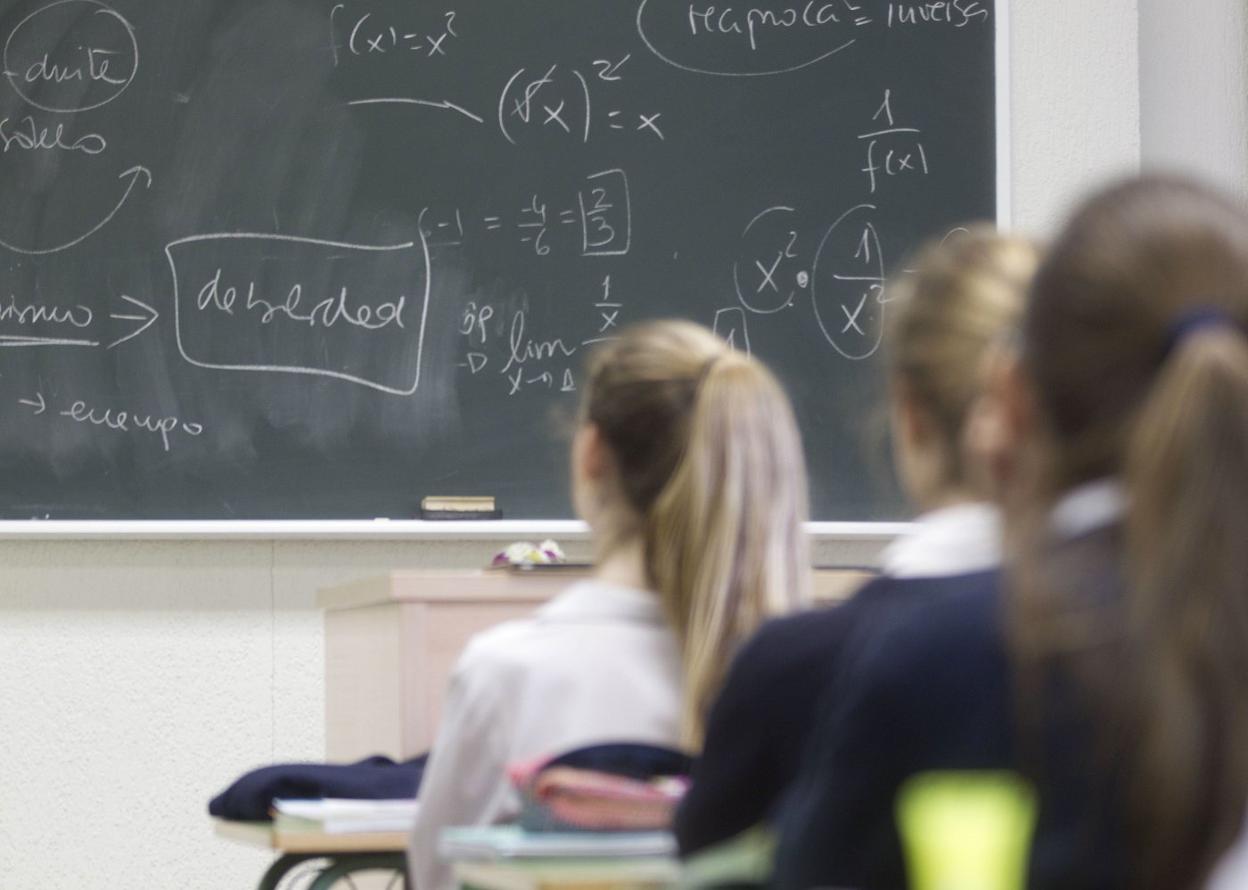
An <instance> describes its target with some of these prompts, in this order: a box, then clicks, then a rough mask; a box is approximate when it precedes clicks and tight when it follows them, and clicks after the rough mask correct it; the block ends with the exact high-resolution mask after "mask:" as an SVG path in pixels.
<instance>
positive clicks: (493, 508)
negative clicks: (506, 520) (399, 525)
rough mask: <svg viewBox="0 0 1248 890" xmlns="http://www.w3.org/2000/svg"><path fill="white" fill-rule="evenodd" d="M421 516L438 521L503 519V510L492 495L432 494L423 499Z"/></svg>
mask: <svg viewBox="0 0 1248 890" xmlns="http://www.w3.org/2000/svg"><path fill="white" fill-rule="evenodd" d="M420 518H421V519H428V520H432V521H437V522H443V521H448V520H450V521H454V520H474V519H502V518H503V511H502V510H500V509H498V504H496V503H495V502H494V498H492V497H451V496H431V497H426V498H422V499H421V501H420Z"/></svg>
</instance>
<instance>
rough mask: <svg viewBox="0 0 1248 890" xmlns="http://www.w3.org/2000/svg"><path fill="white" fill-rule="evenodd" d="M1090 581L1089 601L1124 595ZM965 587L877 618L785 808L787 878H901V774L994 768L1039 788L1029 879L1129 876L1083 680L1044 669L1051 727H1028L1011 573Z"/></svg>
mask: <svg viewBox="0 0 1248 890" xmlns="http://www.w3.org/2000/svg"><path fill="white" fill-rule="evenodd" d="M1101 580H1104V579H1101ZM1091 586H1092V590H1091V591H1089V597H1088V599H1089V600H1090V601H1092V600H1096V599H1100V601H1101V602H1107V601H1113V600H1114V599H1115V597H1116V595H1117V588H1116V585H1113V584H1108V585H1107V584H1102V583H1097V582H1096V581H1094V582H1093V583H1092V585H1091ZM961 587H962V589H961V590H959V591H957V592H956V593H945V594H941V595H936V596H933V597H929V598H927V600H926V601H925V602H924V603H923V604H922V605H921V606H916V607H915V608H913V609H910V610H907V611H905V612H903V613H899V614H895V615H888V616H883V617H877V620H876V621H875V622H874V624H875V625H876V626H875V627H874V628H873V629H872V632H871V634H870V638H869V639H864V640H862V641H861V647H860V648H859V650H858V651H857V652H856V654H855V656H854V658H853V663H852V664H847V665H846V666H845V667H844V670H843V671H842V673H841V675H840V676H839V677H838V681H837V684H836V686H835V687H834V688H833V690H832V691H831V693H830V695H829V698H828V700H827V702H826V703H825V707H824V709H823V714H822V716H821V723H820V726H819V727H818V729H817V730H816V732H815V734H814V736H813V738H812V745H811V749H810V752H809V757H808V758H807V760H806V763H805V765H804V768H803V770H802V773H801V775H800V777H799V780H798V782H797V783H796V784H795V788H794V792H793V795H792V797H791V798H790V799H789V801H787V802H786V805H785V808H784V813H783V818H782V824H781V837H780V846H779V850H778V853H777V860H776V874H775V887H776V888H777V890H808V888H812V887H854V888H860V890H904V888H905V887H906V886H907V883H906V875H905V866H904V861H903V857H902V851H901V846H900V842H899V839H898V834H897V830H896V823H895V817H894V812H895V810H894V807H895V802H896V798H897V792H898V790H899V788H900V787H901V785H902V784H903V783H904V781H905V780H906V779H907V778H909V777H910V776H912V775H914V774H915V773H918V772H924V771H928V770H985V769H990V770H991V769H1009V770H1014V771H1017V772H1020V773H1022V774H1024V775H1026V776H1027V777H1028V778H1029V779H1031V781H1032V782H1033V783H1034V784H1035V785H1036V787H1037V790H1038V792H1039V798H1040V812H1039V821H1038V825H1037V829H1036V838H1035V842H1034V845H1033V848H1032V857H1031V865H1030V883H1029V887H1031V888H1032V890H1059V888H1060V890H1125V888H1127V887H1128V886H1130V882H1129V880H1128V877H1127V864H1128V861H1129V860H1128V856H1127V847H1126V845H1125V844H1124V843H1123V838H1122V825H1121V821H1120V819H1119V809H1118V806H1117V804H1116V801H1117V799H1118V798H1117V795H1116V791H1115V789H1116V784H1117V783H1116V779H1115V777H1114V775H1113V770H1112V767H1109V765H1108V764H1106V763H1104V762H1101V761H1099V760H1098V758H1096V757H1095V756H1094V754H1093V751H1094V747H1093V742H1092V738H1091V721H1090V720H1089V719H1088V718H1087V716H1086V714H1085V713H1081V709H1080V707H1079V705H1078V697H1077V696H1076V695H1074V694H1073V692H1072V690H1073V688H1074V687H1073V685H1072V684H1071V683H1069V682H1068V681H1066V680H1063V679H1062V677H1061V675H1060V674H1056V673H1055V674H1053V675H1051V676H1049V677H1047V679H1046V681H1045V683H1044V685H1043V690H1044V691H1043V693H1042V695H1041V696H1040V698H1041V699H1042V701H1039V702H1028V703H1027V707H1028V708H1034V707H1035V706H1037V705H1039V706H1040V707H1041V708H1042V709H1043V713H1044V714H1045V715H1046V716H1045V719H1044V720H1043V721H1042V722H1041V723H1040V724H1038V725H1040V726H1042V727H1043V728H1042V729H1040V730H1039V731H1037V732H1033V733H1029V734H1027V735H1026V736H1023V735H1022V734H1020V733H1019V732H1018V731H1017V728H1018V727H1019V725H1020V723H1019V715H1020V713H1022V711H1021V710H1020V709H1019V708H1017V707H1016V700H1015V696H1014V677H1013V669H1012V663H1011V660H1010V658H1009V654H1008V652H1007V649H1006V644H1005V632H1004V621H1003V608H1002V603H1003V600H1002V597H1001V594H1000V577H999V575H997V574H996V573H989V574H983V575H978V576H966V577H964V578H963V579H962V581H961ZM1111 587H1112V588H1113V589H1112V590H1111V589H1109V588H1111ZM1024 737H1025V738H1027V739H1028V741H1027V744H1026V745H1025V746H1023V745H1020V743H1019V740H1020V738H1024Z"/></svg>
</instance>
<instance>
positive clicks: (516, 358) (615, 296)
mask: <svg viewBox="0 0 1248 890" xmlns="http://www.w3.org/2000/svg"><path fill="white" fill-rule="evenodd" d="M626 312H627V306H626V302H625V300H624V299H622V297H621V295H620V294H619V293H617V291H616V289H615V288H614V285H613V282H612V276H610V275H607V276H605V277H604V278H603V279H602V282H601V283H600V284H599V285H598V287H597V288H596V289H591V291H590V292H588V293H586V294H585V295H583V296H581V297H579V298H578V299H577V300H576V301H575V304H574V305H573V307H571V311H568V312H566V314H565V313H561V314H560V321H561V323H562V324H564V325H567V326H575V327H576V328H577V329H578V330H580V331H582V332H583V333H581V334H569V333H559V334H557V335H551V333H549V332H547V331H539V330H537V329H536V326H535V325H534V324H533V322H532V321H531V320H530V319H531V316H532V313H531V311H530V310H529V309H527V308H512V309H509V308H508V307H507V306H505V305H502V304H494V303H478V302H476V301H471V302H469V303H468V304H467V305H466V306H465V307H464V310H463V312H462V313H461V316H460V324H459V335H460V337H461V338H462V342H463V359H462V361H460V363H459V367H460V368H462V369H465V370H466V371H467V373H468V374H469V375H470V376H472V377H477V376H482V377H483V378H485V379H496V380H498V381H499V386H500V387H501V390H502V391H503V392H504V393H506V394H507V395H508V396H515V395H518V394H520V393H523V392H561V393H571V392H576V391H577V384H578V377H579V375H580V373H581V368H580V366H581V364H583V362H582V361H581V358H580V356H581V354H582V353H583V352H584V351H585V350H587V349H592V348H593V347H595V346H597V345H599V344H601V343H608V342H610V341H612V340H614V339H615V338H616V336H617V334H618V332H619V329H620V326H621V325H622V324H624V323H625V322H624V320H623V316H624V314H625V313H626ZM578 322H579V324H578Z"/></svg>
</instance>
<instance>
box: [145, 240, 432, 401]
mask: <svg viewBox="0 0 1248 890" xmlns="http://www.w3.org/2000/svg"><path fill="white" fill-rule="evenodd" d="M165 254H166V256H167V257H168V260H169V267H170V270H171V271H172V273H173V282H174V300H173V304H174V316H175V323H176V328H177V341H178V350H179V351H180V352H181V354H182V357H183V358H184V359H185V360H186V361H187V362H189V363H191V364H192V365H196V366H198V367H201V368H213V369H217V370H225V371H245V372H255V373H283V374H303V375H311V376H324V377H333V378H337V379H339V380H346V381H349V382H351V383H357V384H359V385H361V386H365V387H368V388H370V389H375V390H377V391H379V392H384V393H389V394H391V395H411V394H412V393H414V392H415V391H416V388H417V387H418V386H419V385H420V363H421V352H422V350H423V347H424V336H425V321H426V318H427V314H428V304H429V293H430V284H431V271H430V262H429V251H428V247H427V245H426V243H425V239H424V237H423V235H422V236H421V237H420V238H419V240H418V241H410V242H407V243H403V244H395V245H385V246H372V245H360V244H346V243H341V242H334V241H323V240H317V239H312V238H301V237H293V236H288V235H271V234H252V233H233V232H231V233H220V234H207V235H194V236H191V237H189V238H182V239H179V240H177V241H174V242H172V243H171V244H169V245H168V247H166V248H165ZM389 281H395V282H396V283H393V284H389V285H387V284H386V282H389ZM361 337H366V338H367V345H363V346H362V343H361V339H360V338H361ZM361 351H363V355H361ZM378 355H379V356H389V359H387V360H386V361H384V362H382V363H381V364H379V365H378V366H377V367H376V368H372V367H369V365H368V359H369V358H371V357H372V356H378Z"/></svg>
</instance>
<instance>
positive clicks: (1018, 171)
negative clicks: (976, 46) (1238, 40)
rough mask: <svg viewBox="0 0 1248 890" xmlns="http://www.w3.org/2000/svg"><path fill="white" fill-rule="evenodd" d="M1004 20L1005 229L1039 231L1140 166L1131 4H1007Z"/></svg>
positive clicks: (1126, 0) (1053, 0) (1103, 0)
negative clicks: (1007, 77) (1008, 106)
mask: <svg viewBox="0 0 1248 890" xmlns="http://www.w3.org/2000/svg"><path fill="white" fill-rule="evenodd" d="M1170 2H1176V3H1177V2H1179V0H1170ZM1183 5H1185V6H1186V5H1189V4H1186V3H1185V4H1183ZM1010 16H1011V18H1012V22H1011V27H1010V37H1011V42H1012V46H1011V54H1012V61H1011V66H1010V68H1011V77H1012V79H1013V84H1012V86H1011V101H1012V102H1013V115H1012V116H1013V122H1012V123H1013V126H1012V127H1011V135H1012V142H1013V154H1014V163H1013V174H1014V179H1013V188H1012V193H1013V208H1014V214H1013V215H1014V223H1015V226H1016V227H1017V228H1019V229H1022V230H1024V231H1026V232H1029V233H1033V234H1037V235H1044V234H1047V233H1049V232H1051V231H1053V230H1054V229H1055V228H1056V227H1057V226H1058V225H1060V223H1061V220H1062V218H1063V216H1064V215H1065V214H1066V213H1067V211H1068V210H1070V208H1071V206H1072V205H1073V204H1074V203H1075V202H1076V201H1077V200H1078V199H1079V198H1080V197H1081V196H1082V194H1083V193H1084V192H1085V191H1086V190H1087V189H1088V188H1090V187H1093V186H1095V185H1096V184H1098V183H1100V182H1102V181H1103V180H1104V179H1105V178H1106V177H1113V176H1123V175H1128V174H1131V173H1134V172H1136V171H1138V169H1139V160H1140V105H1139V52H1138V41H1137V33H1138V27H1137V18H1136V0H1095V2H1087V0H1011V2H1010Z"/></svg>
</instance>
